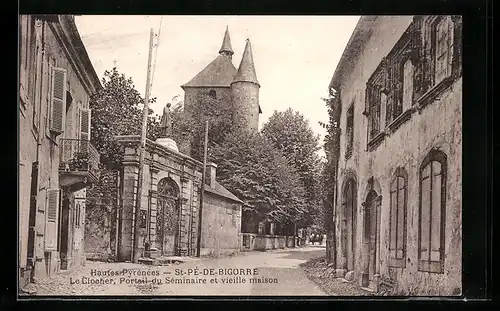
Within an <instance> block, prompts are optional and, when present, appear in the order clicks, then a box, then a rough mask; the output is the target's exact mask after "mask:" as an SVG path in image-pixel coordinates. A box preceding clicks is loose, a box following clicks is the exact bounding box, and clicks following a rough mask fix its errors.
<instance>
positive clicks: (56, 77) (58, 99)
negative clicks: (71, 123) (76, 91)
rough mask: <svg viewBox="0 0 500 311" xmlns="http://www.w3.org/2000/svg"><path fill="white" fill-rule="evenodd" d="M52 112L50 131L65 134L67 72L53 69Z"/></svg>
mask: <svg viewBox="0 0 500 311" xmlns="http://www.w3.org/2000/svg"><path fill="white" fill-rule="evenodd" d="M51 95H52V96H51V110H50V130H51V131H52V132H54V133H59V134H60V133H62V132H64V123H65V117H66V107H65V106H66V70H65V69H63V68H52V94H51Z"/></svg>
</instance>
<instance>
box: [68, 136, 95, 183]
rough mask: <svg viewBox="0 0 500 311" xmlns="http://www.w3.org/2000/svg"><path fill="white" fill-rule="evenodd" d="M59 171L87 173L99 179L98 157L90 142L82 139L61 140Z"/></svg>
mask: <svg viewBox="0 0 500 311" xmlns="http://www.w3.org/2000/svg"><path fill="white" fill-rule="evenodd" d="M60 153H61V159H60V162H59V165H60V167H59V168H60V170H62V171H65V172H88V173H90V174H91V175H93V177H94V178H96V179H99V175H100V169H99V162H100V155H99V152H98V151H97V150H96V149H95V148H94V146H92V144H91V143H90V141H88V140H83V139H62V140H61V151H60Z"/></svg>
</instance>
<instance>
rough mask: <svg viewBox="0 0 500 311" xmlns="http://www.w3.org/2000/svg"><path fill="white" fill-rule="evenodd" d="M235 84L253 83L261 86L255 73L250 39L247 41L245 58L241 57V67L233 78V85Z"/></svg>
mask: <svg viewBox="0 0 500 311" xmlns="http://www.w3.org/2000/svg"><path fill="white" fill-rule="evenodd" d="M235 82H251V83H255V84H257V85H258V86H260V84H259V82H258V81H257V74H256V73H255V65H254V62H253V56H252V45H251V44H250V40H249V39H247V43H246V45H245V51H244V52H243V56H242V57H241V63H240V67H239V68H238V72H237V73H236V75H235V76H234V78H233V83H235Z"/></svg>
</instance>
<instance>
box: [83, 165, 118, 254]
mask: <svg viewBox="0 0 500 311" xmlns="http://www.w3.org/2000/svg"><path fill="white" fill-rule="evenodd" d="M119 187H120V172H119V171H118V170H112V171H109V170H107V171H102V172H101V176H100V179H99V183H98V184H96V185H94V187H93V188H91V189H89V190H88V191H87V206H86V219H85V253H86V258H87V259H96V260H97V259H98V260H113V259H114V258H115V254H116V242H117V241H116V230H117V216H118V215H117V212H118V211H119V209H118V206H119V201H118V199H119V197H120V195H119V192H118V191H119Z"/></svg>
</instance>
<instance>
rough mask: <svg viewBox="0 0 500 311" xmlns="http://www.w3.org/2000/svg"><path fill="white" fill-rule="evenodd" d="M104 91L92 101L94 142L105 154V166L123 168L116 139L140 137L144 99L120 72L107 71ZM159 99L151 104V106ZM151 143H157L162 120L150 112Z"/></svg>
mask: <svg viewBox="0 0 500 311" xmlns="http://www.w3.org/2000/svg"><path fill="white" fill-rule="evenodd" d="M102 83H103V88H102V89H100V90H99V91H97V92H96V93H95V94H94V95H93V96H92V97H91V99H90V108H91V109H92V124H91V127H92V135H91V142H92V144H93V145H94V146H95V147H96V149H97V150H98V151H99V153H100V154H101V163H102V164H103V165H104V166H105V167H106V168H108V169H116V168H119V167H120V166H121V159H122V155H123V153H122V152H121V149H120V148H121V147H120V145H119V144H118V143H117V142H116V140H115V138H114V137H115V136H116V135H140V133H141V128H142V106H141V105H143V104H144V99H143V98H142V97H141V96H140V94H139V92H138V91H137V90H136V89H135V87H134V83H133V81H132V79H131V78H127V77H125V75H124V74H120V73H119V72H118V70H117V69H116V68H113V69H112V70H111V71H108V70H106V71H105V72H104V77H103V78H102ZM155 101H156V99H155V98H152V99H151V100H150V102H151V103H154V102H155ZM149 114H150V117H149V119H148V135H147V137H148V138H149V139H152V140H154V139H156V137H157V134H158V124H159V122H158V118H157V117H155V116H153V115H152V114H153V110H152V109H149Z"/></svg>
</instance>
